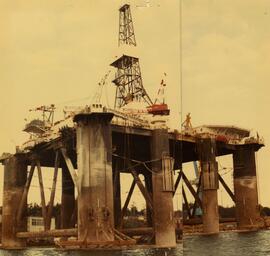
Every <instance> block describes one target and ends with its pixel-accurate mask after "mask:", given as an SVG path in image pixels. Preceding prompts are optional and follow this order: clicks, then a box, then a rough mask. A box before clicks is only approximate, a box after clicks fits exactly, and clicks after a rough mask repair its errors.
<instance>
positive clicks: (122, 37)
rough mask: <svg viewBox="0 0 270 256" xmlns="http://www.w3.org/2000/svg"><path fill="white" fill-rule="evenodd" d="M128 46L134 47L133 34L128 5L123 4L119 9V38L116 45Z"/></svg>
mask: <svg viewBox="0 0 270 256" xmlns="http://www.w3.org/2000/svg"><path fill="white" fill-rule="evenodd" d="M121 44H129V45H134V46H136V40H135V33H134V28H133V23H132V18H131V12H130V5H128V4H125V5H123V6H122V7H121V8H120V9H119V38H118V45H119V46H120V45H121Z"/></svg>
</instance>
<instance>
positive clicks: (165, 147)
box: [152, 129, 176, 247]
mask: <svg viewBox="0 0 270 256" xmlns="http://www.w3.org/2000/svg"><path fill="white" fill-rule="evenodd" d="M165 155H166V156H169V155H170V153H169V138H168V132H167V130H165V129H156V130H154V131H153V135H152V159H153V160H154V159H159V161H155V162H153V163H152V170H153V173H152V189H153V206H154V207H153V210H154V213H153V224H154V231H155V243H156V245H157V246H160V247H175V246H176V237H175V226H174V225H175V224H174V209H173V192H168V191H163V173H162V162H161V159H162V156H165Z"/></svg>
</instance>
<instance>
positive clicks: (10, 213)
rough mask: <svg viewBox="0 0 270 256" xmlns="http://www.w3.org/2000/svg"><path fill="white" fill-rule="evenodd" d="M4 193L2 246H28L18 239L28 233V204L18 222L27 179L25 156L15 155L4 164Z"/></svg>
mask: <svg viewBox="0 0 270 256" xmlns="http://www.w3.org/2000/svg"><path fill="white" fill-rule="evenodd" d="M4 165H5V167H4V191H3V209H2V245H3V248H7V249H9V248H10V249H15V248H21V247H25V246H26V240H25V239H19V238H16V233H17V232H19V231H27V212H26V211H27V202H26V203H25V206H24V213H23V216H22V220H21V221H20V222H17V220H16V218H17V211H18V208H19V205H20V200H21V198H22V194H23V189H24V185H25V183H26V179H27V163H26V159H25V156H24V155H19V154H18V155H14V156H12V157H10V158H8V159H7V160H5V162H4Z"/></svg>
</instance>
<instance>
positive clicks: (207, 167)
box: [197, 138, 219, 234]
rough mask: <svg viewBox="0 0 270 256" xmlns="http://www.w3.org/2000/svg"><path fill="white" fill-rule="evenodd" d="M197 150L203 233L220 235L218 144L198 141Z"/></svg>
mask: <svg viewBox="0 0 270 256" xmlns="http://www.w3.org/2000/svg"><path fill="white" fill-rule="evenodd" d="M197 150H198V154H199V159H200V161H201V168H202V205H203V209H202V210H203V216H202V220H203V232H204V233H205V234H215V233H219V213H218V197H217V189H218V165H217V162H216V157H215V155H216V143H215V140H214V139H211V138H206V139H198V141H197Z"/></svg>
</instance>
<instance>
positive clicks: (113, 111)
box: [0, 4, 264, 249]
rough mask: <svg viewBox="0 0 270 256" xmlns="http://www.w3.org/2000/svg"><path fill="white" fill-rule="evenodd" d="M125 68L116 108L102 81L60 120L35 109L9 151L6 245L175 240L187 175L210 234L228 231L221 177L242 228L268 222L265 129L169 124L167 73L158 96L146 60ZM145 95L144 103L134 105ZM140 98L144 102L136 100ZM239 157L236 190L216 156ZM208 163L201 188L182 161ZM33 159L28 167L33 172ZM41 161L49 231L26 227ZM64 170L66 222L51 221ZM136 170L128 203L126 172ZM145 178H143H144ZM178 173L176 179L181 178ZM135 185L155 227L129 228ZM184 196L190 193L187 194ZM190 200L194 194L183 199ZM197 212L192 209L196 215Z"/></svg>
mask: <svg viewBox="0 0 270 256" xmlns="http://www.w3.org/2000/svg"><path fill="white" fill-rule="evenodd" d="M119 22H120V24H119V40H118V41H119V45H122V44H125V45H129V46H130V47H134V46H136V40H135V33H134V28H133V23H132V18H131V11H130V5H128V4H125V5H123V6H122V7H121V8H120V9H119ZM111 66H112V67H114V68H115V69H116V73H115V78H114V79H113V81H112V82H113V84H114V85H115V87H116V96H115V104H114V108H109V107H107V106H104V105H103V104H101V102H100V96H101V92H102V87H103V86H104V84H105V83H106V80H107V78H108V74H106V75H105V77H104V78H103V79H102V81H101V82H100V84H99V85H100V87H99V90H98V92H97V93H96V95H95V100H94V102H92V103H91V104H89V105H87V106H82V107H77V108H67V109H66V110H65V118H64V119H63V120H60V121H56V122H55V120H54V110H55V106H54V105H50V106H41V107H39V108H36V109H34V110H35V111H41V112H42V119H41V120H37V119H36V120H32V121H31V122H30V123H28V124H27V125H26V127H25V129H24V131H25V132H27V133H29V134H30V139H29V140H28V141H26V142H25V143H24V144H23V145H21V146H20V147H17V150H16V153H15V154H3V155H2V157H1V159H0V161H1V163H2V164H3V165H4V192H3V193H4V196H3V211H2V214H3V216H2V247H3V248H6V249H14V248H24V247H26V246H27V242H28V240H29V239H31V238H44V237H46V238H55V237H60V238H61V239H60V240H58V241H57V243H56V246H59V247H61V248H67V249H68V248H89V249H104V248H116V247H117V248H118V247H119V248H121V247H133V246H137V245H140V244H142V245H147V246H151V245H153V246H156V247H175V246H176V236H179V233H180V232H181V230H179V228H176V224H175V219H174V208H173V198H174V196H175V191H176V189H177V188H178V186H179V184H180V181H181V179H182V180H183V182H184V183H185V185H186V187H187V188H188V190H189V191H190V192H191V194H192V195H193V197H194V200H195V203H194V209H195V208H196V207H197V206H199V207H201V209H202V224H203V232H204V233H205V234H213V233H218V232H219V214H218V200H217V191H218V188H219V182H220V183H221V184H222V185H223V186H224V187H225V189H226V191H227V192H228V193H229V195H230V196H231V198H232V199H233V201H234V202H235V206H236V222H237V227H238V229H250V228H251V229H256V228H258V226H259V222H260V213H259V207H258V190H257V176H256V163H255V152H256V151H258V150H259V149H260V148H261V147H262V146H264V143H263V140H262V139H261V138H260V137H259V136H251V134H250V132H249V131H248V130H246V129H241V128H237V127H234V126H213V125H209V126H207V125H205V126H201V127H196V128H193V127H192V125H191V121H190V119H191V117H190V115H189V114H188V115H187V118H186V120H185V122H184V123H183V124H180V125H179V126H180V129H179V130H172V129H170V128H169V127H168V125H167V119H168V116H169V114H170V110H169V107H168V105H167V104H166V102H165V98H164V93H163V91H164V89H165V86H166V81H165V78H164V79H162V81H161V84H160V89H159V92H158V96H157V99H156V100H154V101H152V100H151V98H150V96H149V95H148V94H147V92H146V90H145V88H144V86H143V82H142V76H141V72H140V65H139V58H137V57H133V56H129V55H127V54H123V55H122V56H121V57H120V58H118V59H116V60H115V61H113V62H112V64H111ZM137 103H142V104H144V105H145V106H146V107H145V108H139V109H136V108H134V105H135V106H137V105H138V104H137ZM136 104H137V105H136ZM223 155H232V156H233V165H234V167H233V181H234V191H231V190H230V188H229V187H228V186H227V185H226V183H225V182H224V180H223V179H222V177H221V176H220V175H219V173H218V165H217V161H216V157H218V156H223ZM193 161H199V162H200V166H201V171H200V173H199V176H198V182H197V184H196V185H197V189H195V188H194V186H193V185H192V184H191V183H190V181H189V180H188V178H187V176H186V175H185V173H184V171H183V170H182V164H183V163H187V162H193ZM28 167H30V168H29V170H28ZM46 167H51V168H54V178H53V182H52V189H51V194H50V200H49V202H46V201H45V194H44V185H43V179H42V169H43V168H44V169H45V170H44V171H46ZM35 169H37V174H38V179H39V187H40V195H41V205H42V217H43V223H44V230H43V231H35V232H29V231H27V213H26V211H27V196H28V191H29V188H30V186H31V181H32V178H33V174H34V171H35ZM59 169H62V171H61V173H62V194H61V228H60V229H54V230H51V229H50V226H51V225H50V223H51V217H52V209H53V205H54V199H55V193H56V182H57V176H58V171H59ZM121 173H129V174H130V175H131V177H132V178H133V182H132V184H131V187H130V190H129V192H128V195H127V197H126V199H125V201H124V203H123V202H121V199H122V198H121V182H120V174H121ZM142 176H143V177H144V181H143V180H142V178H141V177H142ZM175 178H176V179H175ZM135 186H138V188H139V190H140V192H141V194H142V195H143V197H144V199H145V203H146V212H147V226H146V227H143V228H126V227H125V226H124V224H123V219H124V217H125V215H126V213H127V208H128V206H129V203H130V199H131V196H132V194H133V191H134V188H135ZM183 196H184V197H185V195H184V193H183ZM184 201H185V202H186V199H185V198H184ZM194 212H195V211H191V210H190V211H189V217H190V218H192V215H193V213H194Z"/></svg>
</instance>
